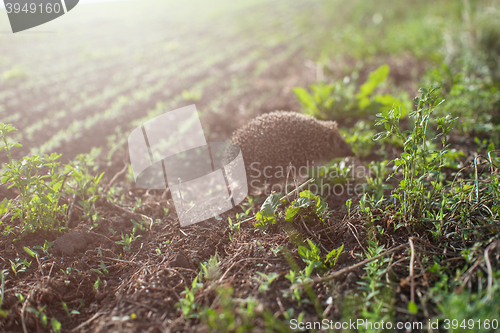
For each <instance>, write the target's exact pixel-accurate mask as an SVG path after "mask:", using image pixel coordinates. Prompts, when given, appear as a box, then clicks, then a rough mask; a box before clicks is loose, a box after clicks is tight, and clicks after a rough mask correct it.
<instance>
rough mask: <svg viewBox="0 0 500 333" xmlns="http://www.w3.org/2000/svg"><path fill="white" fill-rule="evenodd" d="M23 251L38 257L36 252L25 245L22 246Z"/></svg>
mask: <svg viewBox="0 0 500 333" xmlns="http://www.w3.org/2000/svg"><path fill="white" fill-rule="evenodd" d="M23 249H24V251H25V252H26V253H27V254H29V255H30V256H32V257H33V258H36V257H38V253H36V252H35V251H33V250H32V249H30V248H29V247H26V246H24V247H23Z"/></svg>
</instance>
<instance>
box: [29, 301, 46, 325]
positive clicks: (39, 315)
mask: <svg viewBox="0 0 500 333" xmlns="http://www.w3.org/2000/svg"><path fill="white" fill-rule="evenodd" d="M46 307H47V305H44V306H42V307H41V308H40V309H39V310H37V309H35V308H34V307H31V306H28V307H27V308H26V311H29V312H31V313H33V314H35V316H36V317H37V318H39V319H40V321H41V322H42V326H43V327H46V326H47V323H48V319H47V315H46V314H45V312H44V310H45V308H46Z"/></svg>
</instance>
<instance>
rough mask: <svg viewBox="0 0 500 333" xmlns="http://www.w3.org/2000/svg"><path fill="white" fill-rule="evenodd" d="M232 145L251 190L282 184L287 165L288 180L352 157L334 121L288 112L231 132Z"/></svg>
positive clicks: (256, 120)
mask: <svg viewBox="0 0 500 333" xmlns="http://www.w3.org/2000/svg"><path fill="white" fill-rule="evenodd" d="M231 142H232V143H234V144H236V145H237V146H239V148H240V149H241V152H242V156H243V160H244V163H245V170H246V174H247V180H248V184H249V187H250V189H256V188H262V187H265V186H267V185H271V184H277V183H280V182H283V181H284V180H286V178H287V173H288V172H289V169H288V168H290V166H292V169H291V171H292V173H291V174H290V176H289V177H295V178H296V179H300V178H303V177H300V176H305V177H307V172H305V171H304V170H307V168H310V167H313V166H319V165H320V164H321V163H322V162H328V161H330V160H332V159H334V158H338V157H348V156H353V155H354V154H353V152H352V150H351V148H350V146H349V145H348V144H347V143H346V142H345V140H344V138H343V137H342V135H341V134H340V133H339V130H338V125H337V122H335V121H320V120H317V119H315V118H313V117H310V116H306V115H303V114H300V113H297V112H289V111H275V112H271V113H267V114H264V115H262V116H259V117H257V118H255V119H253V120H252V121H251V122H250V123H248V124H247V125H245V126H243V127H242V128H240V129H238V130H236V131H235V132H234V133H233V135H232V137H231ZM304 173H305V175H304ZM290 179H293V178H290Z"/></svg>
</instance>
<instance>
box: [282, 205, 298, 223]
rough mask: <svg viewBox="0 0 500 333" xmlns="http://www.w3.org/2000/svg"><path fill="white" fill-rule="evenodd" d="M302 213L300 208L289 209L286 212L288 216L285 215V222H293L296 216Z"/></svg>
mask: <svg viewBox="0 0 500 333" xmlns="http://www.w3.org/2000/svg"><path fill="white" fill-rule="evenodd" d="M299 211H300V207H291V208H287V210H286V215H285V221H287V222H293V220H294V218H295V215H297V213H298V212H299Z"/></svg>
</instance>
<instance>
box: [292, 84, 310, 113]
mask: <svg viewBox="0 0 500 333" xmlns="http://www.w3.org/2000/svg"><path fill="white" fill-rule="evenodd" d="M293 92H294V93H295V95H296V96H297V98H298V99H299V101H300V103H301V104H302V107H303V108H304V109H309V108H314V107H315V105H314V99H313V97H312V96H311V95H310V94H309V93H308V92H307V90H305V89H304V88H301V87H296V88H293Z"/></svg>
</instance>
